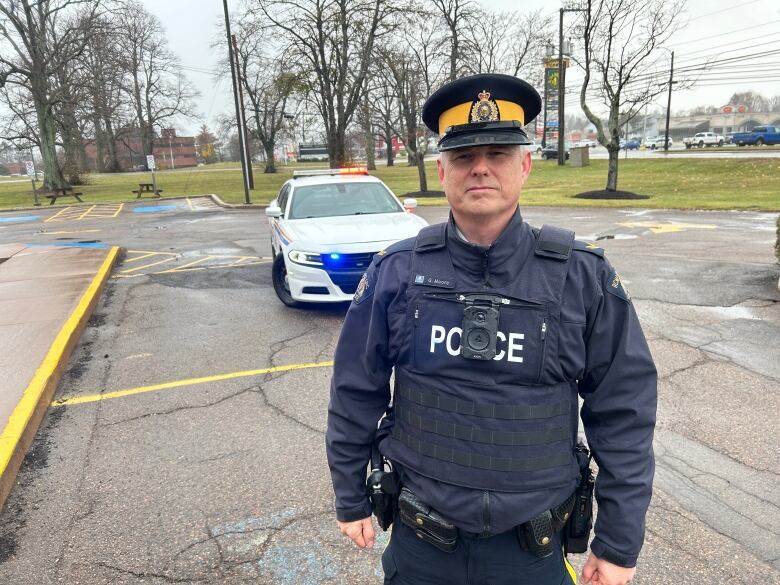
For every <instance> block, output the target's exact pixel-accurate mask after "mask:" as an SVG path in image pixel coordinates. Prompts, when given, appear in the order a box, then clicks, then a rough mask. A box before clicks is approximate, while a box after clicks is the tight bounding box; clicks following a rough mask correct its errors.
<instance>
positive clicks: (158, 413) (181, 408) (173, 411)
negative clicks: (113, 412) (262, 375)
mask: <svg viewBox="0 0 780 585" xmlns="http://www.w3.org/2000/svg"><path fill="white" fill-rule="evenodd" d="M258 388H259V386H258V385H257V384H253V385H252V386H249V387H247V388H242V389H241V390H238V391H236V392H234V393H232V394H228V395H227V396H223V397H222V398H219V399H217V400H214V401H213V402H208V403H206V404H196V405H185V406H177V407H176V408H171V409H169V410H160V411H155V412H147V413H144V414H139V415H138V416H133V417H130V418H125V419H122V420H118V421H114V422H110V423H103V424H101V425H100V426H101V427H103V428H108V427H113V426H117V425H122V424H125V423H129V422H133V421H136V420H141V419H144V418H149V417H152V416H167V415H169V414H176V413H179V412H185V411H188V410H199V409H201V408H211V407H212V406H217V405H218V404H222V403H223V402H227V401H228V400H232V399H233V398H237V397H239V396H241V395H242V394H246V393H247V392H255V391H256V389H258Z"/></svg>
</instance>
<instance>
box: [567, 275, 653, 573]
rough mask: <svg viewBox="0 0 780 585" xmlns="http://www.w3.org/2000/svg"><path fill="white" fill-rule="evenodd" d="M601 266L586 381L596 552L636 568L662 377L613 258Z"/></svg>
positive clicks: (585, 415)
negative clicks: (659, 378) (594, 473)
mask: <svg viewBox="0 0 780 585" xmlns="http://www.w3.org/2000/svg"><path fill="white" fill-rule="evenodd" d="M600 264H601V266H600V268H599V279H598V280H599V283H598V284H599V285H598V286H597V287H596V289H597V290H596V295H595V299H594V301H593V303H592V305H591V307H590V309H589V311H588V320H587V321H588V324H587V329H586V339H585V341H586V352H587V356H586V368H585V373H584V375H583V377H582V379H581V380H580V382H579V392H580V394H581V396H582V398H583V407H582V410H581V417H582V422H583V425H584V427H585V434H586V436H587V438H588V444H589V446H590V448H591V452H592V453H593V456H594V459H595V460H596V463H597V464H598V466H599V472H598V477H597V479H596V501H597V503H598V515H597V518H596V525H595V538H594V540H593V542H592V543H591V551H592V552H593V554H595V555H596V556H597V557H599V558H603V559H605V560H607V561H609V562H611V563H614V564H616V565H620V566H623V567H633V566H635V565H636V562H637V558H638V556H639V551H640V549H641V548H642V543H643V541H644V533H645V514H646V513H647V508H648V506H649V505H650V497H651V495H652V484H653V474H654V471H655V461H654V457H653V430H654V428H655V418H656V400H657V388H656V382H657V380H656V378H657V376H656V369H655V364H654V363H653V358H652V356H651V355H650V350H649V348H648V346H647V342H646V340H645V337H644V334H643V333H642V328H641V326H640V324H639V319H638V317H637V314H636V311H635V310H634V306H633V304H632V303H631V298H630V296H629V295H628V293H627V292H626V290H625V287H624V286H623V284H622V282H621V281H620V277H619V276H618V275H617V273H616V272H615V270H614V269H613V268H612V267H611V266H610V265H609V263H608V262H606V261H604V262H601V263H600Z"/></svg>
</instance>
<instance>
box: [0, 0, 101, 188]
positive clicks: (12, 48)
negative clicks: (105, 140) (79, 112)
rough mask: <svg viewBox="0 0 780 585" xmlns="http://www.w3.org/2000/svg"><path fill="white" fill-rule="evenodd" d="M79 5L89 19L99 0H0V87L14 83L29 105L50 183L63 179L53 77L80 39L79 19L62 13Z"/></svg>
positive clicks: (72, 56) (81, 43)
mask: <svg viewBox="0 0 780 585" xmlns="http://www.w3.org/2000/svg"><path fill="white" fill-rule="evenodd" d="M80 5H81V6H82V7H84V8H85V10H86V12H85V13H84V17H85V18H88V19H92V18H94V17H95V16H96V15H97V14H98V10H99V8H100V6H101V0H0V41H2V45H3V46H2V52H0V88H3V87H5V86H6V85H8V84H11V85H16V86H19V87H20V88H22V94H27V96H28V100H29V102H30V103H31V104H32V107H33V109H34V110H35V118H36V128H35V136H36V138H37V140H36V143H37V144H38V146H39V148H40V151H41V157H42V159H43V166H44V173H45V185H46V187H47V188H50V189H51V188H57V187H64V186H66V185H67V183H66V181H65V179H64V177H63V176H62V172H61V170H60V167H59V165H58V163H57V150H56V140H57V120H56V116H55V108H56V106H57V104H58V103H59V102H60V100H62V98H63V96H62V95H60V93H59V91H58V90H59V88H58V87H57V84H56V82H55V81H54V79H55V78H56V73H57V72H58V70H60V69H61V68H63V67H64V65H65V64H67V63H69V62H71V61H72V60H74V59H75V58H76V57H78V56H79V55H80V54H81V52H82V51H83V50H84V47H85V45H86V42H87V38H86V37H85V36H84V35H83V34H80V33H82V32H83V29H82V28H81V27H80V25H79V23H78V22H76V21H73V20H68V19H66V15H67V14H68V12H70V11H71V10H73V9H75V8H76V7H79V6H80ZM25 125H27V126H28V127H29V122H25Z"/></svg>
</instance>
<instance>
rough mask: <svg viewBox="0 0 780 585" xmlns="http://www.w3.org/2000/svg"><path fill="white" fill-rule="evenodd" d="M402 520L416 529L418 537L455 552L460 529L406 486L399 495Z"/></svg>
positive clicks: (442, 548) (399, 509) (441, 548)
mask: <svg viewBox="0 0 780 585" xmlns="http://www.w3.org/2000/svg"><path fill="white" fill-rule="evenodd" d="M398 513H399V516H400V518H401V522H403V523H404V524H406V525H407V526H409V528H411V529H412V530H414V532H415V534H416V535H417V536H418V538H421V539H422V540H424V541H425V542H428V543H430V544H432V545H433V546H435V547H436V548H438V549H439V550H442V551H444V552H453V551H454V550H455V549H456V548H457V546H458V529H457V528H456V527H455V525H454V524H452V523H451V522H450V521H449V520H447V519H446V518H445V517H444V516H442V515H441V514H439V513H438V512H437V511H436V510H433V509H432V508H431V507H430V506H428V505H426V504H425V503H423V502H421V501H420V500H419V499H418V498H417V496H415V495H414V494H413V493H412V492H410V491H409V490H408V489H406V488H401V495H400V496H399V497H398Z"/></svg>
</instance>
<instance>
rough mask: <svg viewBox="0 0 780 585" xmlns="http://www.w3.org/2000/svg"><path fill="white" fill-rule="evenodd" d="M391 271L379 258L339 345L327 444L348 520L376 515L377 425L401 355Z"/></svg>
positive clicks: (340, 514)
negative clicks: (369, 485)
mask: <svg viewBox="0 0 780 585" xmlns="http://www.w3.org/2000/svg"><path fill="white" fill-rule="evenodd" d="M387 273H388V270H385V269H384V266H382V270H380V265H379V263H378V261H377V260H375V261H374V262H373V263H372V264H371V266H370V267H369V269H368V271H367V272H366V275H365V276H364V281H365V287H364V286H363V284H362V283H361V285H360V286H359V287H358V292H357V293H356V295H355V300H353V301H352V305H351V306H350V308H349V311H348V312H347V316H346V318H345V320H344V325H343V327H342V329H341V335H340V337H339V341H338V344H337V346H336V355H335V358H334V365H333V378H332V381H331V389H330V404H329V405H328V429H327V432H326V438H325V440H326V450H327V455H328V465H329V466H330V473H331V479H332V481H333V489H334V492H335V494H336V517H337V518H338V519H339V520H340V521H342V522H349V521H354V520H360V519H362V518H366V517H368V516H370V515H371V505H370V502H369V500H368V498H367V495H366V486H365V482H366V475H367V472H366V469H367V466H368V461H369V459H370V455H371V443H372V441H373V440H374V434H375V432H376V429H377V423H378V421H379V419H380V418H381V417H382V415H383V414H384V412H385V410H386V409H387V406H388V404H389V402H390V373H391V370H392V367H393V364H394V362H395V358H396V355H394V354H397V351H396V350H394V349H393V348H391V347H390V342H389V331H388V329H389V328H388V315H387V311H388V306H389V305H390V304H391V303H392V302H393V299H394V298H395V297H396V296H397V292H398V291H397V288H398V285H397V282H394V281H393V280H394V279H392V278H391V277H390V276H389V275H388V274H387ZM361 289H363V290H361Z"/></svg>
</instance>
